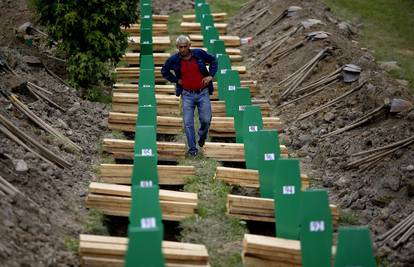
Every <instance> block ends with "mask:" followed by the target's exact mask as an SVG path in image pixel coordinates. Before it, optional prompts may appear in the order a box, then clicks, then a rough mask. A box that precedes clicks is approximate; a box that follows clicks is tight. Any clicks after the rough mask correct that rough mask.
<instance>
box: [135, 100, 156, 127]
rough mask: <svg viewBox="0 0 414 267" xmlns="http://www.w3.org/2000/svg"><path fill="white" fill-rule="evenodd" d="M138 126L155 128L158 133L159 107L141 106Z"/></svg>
mask: <svg viewBox="0 0 414 267" xmlns="http://www.w3.org/2000/svg"><path fill="white" fill-rule="evenodd" d="M136 125H140V126H145V125H146V126H154V128H155V131H157V107H156V106H139V108H138V116H137V121H136Z"/></svg>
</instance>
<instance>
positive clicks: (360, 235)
mask: <svg viewBox="0 0 414 267" xmlns="http://www.w3.org/2000/svg"><path fill="white" fill-rule="evenodd" d="M334 266H335V267H356V266H358V267H376V266H377V264H376V262H375V257H374V254H373V251H372V241H371V237H370V234H369V230H368V227H365V226H363V227H340V228H339V230H338V245H337V250H336V257H335V265H334Z"/></svg>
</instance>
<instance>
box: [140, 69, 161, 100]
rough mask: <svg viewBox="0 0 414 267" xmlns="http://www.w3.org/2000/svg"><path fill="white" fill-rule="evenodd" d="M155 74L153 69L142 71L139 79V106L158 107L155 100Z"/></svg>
mask: <svg viewBox="0 0 414 267" xmlns="http://www.w3.org/2000/svg"><path fill="white" fill-rule="evenodd" d="M154 76H155V74H154V71H153V70H151V69H149V70H148V69H141V70H140V79H139V103H138V104H139V105H140V106H156V105H157V100H156V98H155V77H154Z"/></svg>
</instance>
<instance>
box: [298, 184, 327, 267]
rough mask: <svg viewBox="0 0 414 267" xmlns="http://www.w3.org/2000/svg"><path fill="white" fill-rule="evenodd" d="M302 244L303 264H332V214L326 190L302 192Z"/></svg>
mask: <svg viewBox="0 0 414 267" xmlns="http://www.w3.org/2000/svg"><path fill="white" fill-rule="evenodd" d="M301 203H302V205H301V207H302V208H301V213H302V215H301V217H302V219H301V229H300V244H301V250H302V266H303V267H314V266H331V259H332V215H331V210H330V208H329V199H328V193H327V192H326V190H307V191H304V192H302V201H301Z"/></svg>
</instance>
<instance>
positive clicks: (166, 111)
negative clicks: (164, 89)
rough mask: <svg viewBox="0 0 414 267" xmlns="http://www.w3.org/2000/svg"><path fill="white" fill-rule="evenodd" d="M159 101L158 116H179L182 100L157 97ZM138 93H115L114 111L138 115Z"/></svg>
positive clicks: (170, 96) (171, 96) (167, 96)
mask: <svg viewBox="0 0 414 267" xmlns="http://www.w3.org/2000/svg"><path fill="white" fill-rule="evenodd" d="M155 98H156V101H157V114H158V115H159V116H179V115H180V98H178V97H176V96H173V95H158V94H156V95H155ZM138 101H139V99H138V93H135V94H130V93H113V95H112V111H113V112H125V113H137V111H138Z"/></svg>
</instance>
